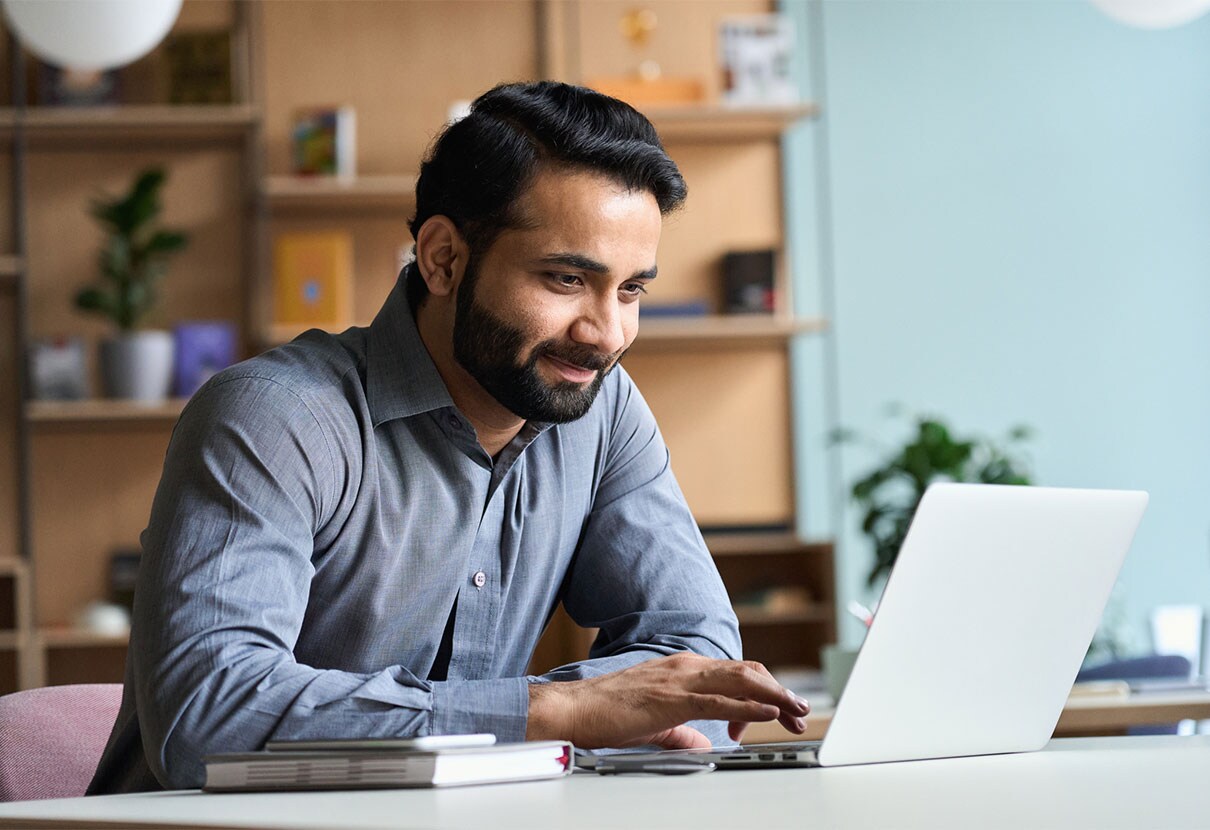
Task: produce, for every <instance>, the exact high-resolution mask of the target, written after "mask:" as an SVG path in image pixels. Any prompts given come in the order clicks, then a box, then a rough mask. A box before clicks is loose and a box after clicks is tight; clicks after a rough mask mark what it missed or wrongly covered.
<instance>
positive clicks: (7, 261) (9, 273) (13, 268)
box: [0, 254, 22, 277]
mask: <svg viewBox="0 0 1210 830" xmlns="http://www.w3.org/2000/svg"><path fill="white" fill-rule="evenodd" d="M21 271H22V260H21V257H19V256H13V255H12V254H4V255H0V277H16V276H19V275H20V274H21Z"/></svg>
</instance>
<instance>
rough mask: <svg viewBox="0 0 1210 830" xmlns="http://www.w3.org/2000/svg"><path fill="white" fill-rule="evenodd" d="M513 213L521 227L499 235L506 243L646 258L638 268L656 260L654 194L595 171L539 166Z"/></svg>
mask: <svg viewBox="0 0 1210 830" xmlns="http://www.w3.org/2000/svg"><path fill="white" fill-rule="evenodd" d="M516 214H517V218H518V219H520V227H518V228H514V229H512V230H509V231H506V232H504V233H503V234H501V237H500V239H499V240H498V241H499V242H500V243H501V244H502V245H504V246H505V247H507V248H514V249H521V248H524V249H529V250H531V251H533V250H534V249H535V248H541V249H543V250H541V251H534V253H538V254H541V253H550V252H554V251H558V252H570V253H584V254H589V255H593V256H596V257H600V258H601V259H602V261H604V262H607V263H609V264H610V265H611V266H613V265H615V264H616V265H618V266H623V265H624V266H626V267H630V266H632V265H633V264H634V263H635V262H636V261H643V260H645V262H643V264H642V265H641V266H640V267H639V269H640V270H641V269H643V268H649V267H651V265H653V264H654V262H655V250H656V247H657V246H658V244H659V237H660V226H661V216H660V209H659V205H658V204H657V202H656V200H655V196H654V195H653V194H651V193H649V192H647V191H645V190H630V189H628V188H627V187H626V186H625V185H623V184H620V183H618V182H616V181H615V180H613V179H611V178H609V177H607V176H603V175H601V174H599V173H594V172H588V171H581V170H571V171H569V170H566V169H546V170H541V171H539V172H538V173H536V174H535V175H534V178H533V180H532V181H531V183H530V185H529V187H527V188H526V189H525V191H524V193H523V194H522V195H521V197H520V198H519V199H518V200H517V204H516ZM493 247H494V246H493ZM613 260H618V262H616V263H615V262H613Z"/></svg>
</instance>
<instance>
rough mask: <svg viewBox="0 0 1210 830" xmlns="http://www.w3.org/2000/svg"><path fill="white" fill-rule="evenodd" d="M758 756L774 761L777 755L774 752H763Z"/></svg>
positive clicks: (764, 759) (763, 759)
mask: <svg viewBox="0 0 1210 830" xmlns="http://www.w3.org/2000/svg"><path fill="white" fill-rule="evenodd" d="M756 757H757V758H759V759H760V760H762V761H772V760H773V759H774V758H776V757H777V756H776V755H774V754H773V753H772V752H762V753H761V754H760V755H758V756H756Z"/></svg>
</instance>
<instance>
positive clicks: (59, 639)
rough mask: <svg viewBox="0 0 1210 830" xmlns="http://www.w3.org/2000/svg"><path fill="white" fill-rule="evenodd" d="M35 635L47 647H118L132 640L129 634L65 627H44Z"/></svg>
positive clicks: (42, 645)
mask: <svg viewBox="0 0 1210 830" xmlns="http://www.w3.org/2000/svg"><path fill="white" fill-rule="evenodd" d="M35 636H36V638H37V641H38V643H39V644H40V645H41V647H42V648H45V649H52V648H58V649H66V648H90V647H101V648H117V647H120V646H125V645H126V644H127V643H129V642H130V635H129V634H98V633H97V632H95V631H85V630H84V629H79V628H64V627H48V628H42V629H39V630H38V633H37V634H36V635H35Z"/></svg>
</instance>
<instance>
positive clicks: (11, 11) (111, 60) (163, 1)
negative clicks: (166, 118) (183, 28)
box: [4, 0, 181, 70]
mask: <svg viewBox="0 0 1210 830" xmlns="http://www.w3.org/2000/svg"><path fill="white" fill-rule="evenodd" d="M180 11H181V0H54V1H53V2H51V1H50V0H4V14H5V17H6V18H7V19H8V24H9V26H10V27H11V28H12V30H13V32H15V33H16V35H17V37H18V39H20V41H21V43H22V45H24V46H25V48H27V49H28V50H29V51H31V52H33V53H34V54H35V55H37V56H38V57H39V58H41V59H42V60H44V61H46V62H47V63H52V64H55V65H56V66H62V67H65V68H68V69H80V70H99V69H113V68H114V67H117V66H125V65H126V64H128V63H131V62H132V61H136V60H138V59H139V58H141V57H143V56H144V55H146V54H147V53H148V52H150V51H151V50H152V49H154V48H155V46H156V44H157V43H159V42H160V41H161V40H163V39H164V35H166V34H168V30H169V29H171V28H172V24H173V22H174V21H175V20H176V18H177V15H178V14H180Z"/></svg>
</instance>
